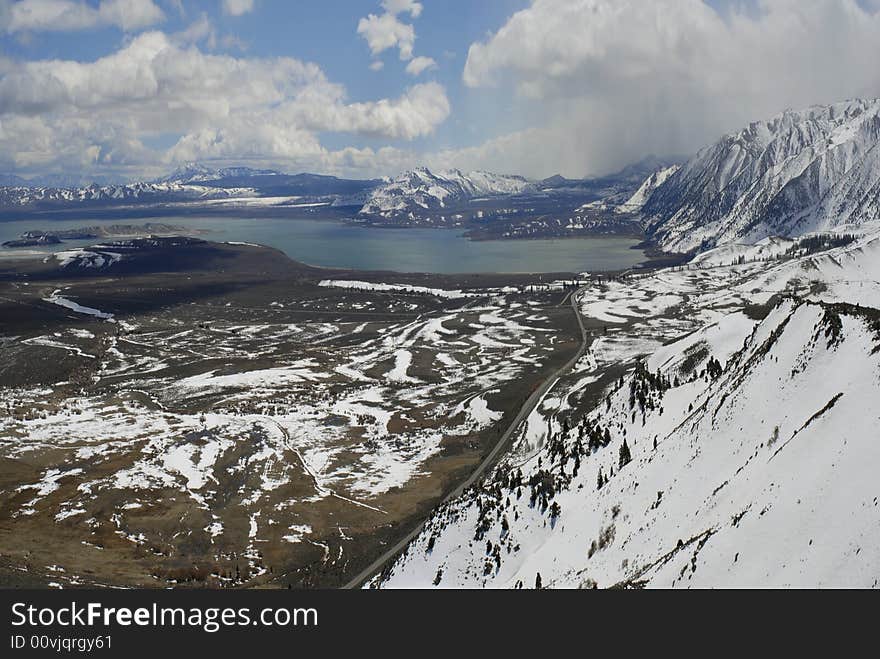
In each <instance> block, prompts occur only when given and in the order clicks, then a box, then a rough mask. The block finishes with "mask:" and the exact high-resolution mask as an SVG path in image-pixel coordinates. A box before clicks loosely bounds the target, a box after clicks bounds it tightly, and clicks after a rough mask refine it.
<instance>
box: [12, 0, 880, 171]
mask: <svg viewBox="0 0 880 659" xmlns="http://www.w3.org/2000/svg"><path fill="white" fill-rule="evenodd" d="M878 10H880V0H652V1H651V2H644V1H643V0H479V1H475V0H470V1H469V0H317V1H316V0H296V1H295V2H290V1H289V0H0V173H13V174H18V175H20V176H24V177H25V178H27V177H31V176H37V175H46V174H61V175H67V176H77V177H82V178H86V179H87V178H89V177H95V178H98V177H100V178H104V179H106V178H112V179H118V180H128V179H137V178H151V177H157V176H161V175H163V174H165V173H167V172H168V171H170V170H172V169H174V168H175V167H176V166H178V165H180V164H183V163H186V162H193V161H196V162H203V163H206V164H210V165H215V166H226V165H233V164H235V165H247V166H252V167H272V168H276V169H280V170H283V171H286V172H300V171H311V172H318V173H327V174H336V175H340V176H347V177H354V178H367V177H374V176H385V175H395V174H397V173H400V172H401V171H404V170H406V169H410V168H412V167H415V166H419V165H426V166H429V167H431V168H434V169H443V168H450V167H457V168H461V169H464V170H470V169H486V170H490V171H496V172H501V173H516V174H522V175H525V176H529V177H532V178H541V177H546V176H550V175H552V174H556V173H561V174H563V175H566V176H571V177H582V176H589V175H598V174H603V173H607V172H611V171H614V170H616V169H619V168H621V167H623V166H625V165H627V164H629V163H631V162H634V161H637V160H639V159H640V158H643V157H645V156H647V155H650V154H654V155H658V156H667V155H688V154H691V153H693V152H695V151H696V150H698V149H699V148H701V147H702V146H704V145H706V144H709V143H711V142H714V141H715V140H717V139H718V138H720V137H721V136H722V135H723V134H725V133H728V132H732V131H736V130H739V129H741V128H743V127H745V126H747V125H748V123H749V122H751V121H754V120H760V119H766V118H769V117H771V116H773V115H775V114H777V113H779V112H781V111H783V110H785V109H787V108H798V109H799V108H803V107H807V106H809V105H813V104H827V103H832V102H836V101H841V100H845V99H848V98H854V97H877V96H880V66H877V62H880V13H878Z"/></svg>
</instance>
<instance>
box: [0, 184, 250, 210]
mask: <svg viewBox="0 0 880 659" xmlns="http://www.w3.org/2000/svg"><path fill="white" fill-rule="evenodd" d="M248 194H250V195H253V194H254V191H253V190H248V189H244V188H238V189H235V188H214V187H205V186H199V185H190V184H183V183H174V182H164V183H129V184H126V185H103V186H102V185H90V186H87V187H83V188H53V187H23V186H18V187H6V188H0V207H7V208H26V207H32V206H64V205H67V204H82V203H139V202H144V203H155V202H159V201H162V202H165V201H196V200H208V199H227V198H231V197H237V196H243V195H248Z"/></svg>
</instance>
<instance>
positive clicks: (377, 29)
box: [357, 13, 416, 60]
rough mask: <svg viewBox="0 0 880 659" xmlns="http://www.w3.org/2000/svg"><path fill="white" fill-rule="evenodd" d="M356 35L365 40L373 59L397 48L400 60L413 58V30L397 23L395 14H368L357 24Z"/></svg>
mask: <svg viewBox="0 0 880 659" xmlns="http://www.w3.org/2000/svg"><path fill="white" fill-rule="evenodd" d="M357 33H358V34H359V35H361V36H362V37H363V38H364V39H365V40H366V42H367V45H369V46H370V52H371V53H372V54H373V56H374V57H375V56H376V55H378V54H380V53H383V52H385V51H386V50H388V49H389V48H398V49H399V50H400V59H402V60H408V59H411V58H412V56H413V46H414V45H415V41H416V31H415V28H413V26H412V25H410V24H408V23H403V22H401V21H399V20H398V18H397V16H396V15H395V14H391V13H384V14H381V15H379V16H376V15H375V14H370V15H368V16H367V17H366V18H362V19H361V20H360V21H359V22H358V27H357Z"/></svg>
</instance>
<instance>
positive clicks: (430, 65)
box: [406, 57, 437, 76]
mask: <svg viewBox="0 0 880 659" xmlns="http://www.w3.org/2000/svg"><path fill="white" fill-rule="evenodd" d="M436 68H437V62H435V61H434V60H433V59H432V58H430V57H416V58H414V59H412V60H410V62H409V64H407V65H406V72H407V73H409V74H410V75H411V76H417V75H421V74H422V73H423V72H424V71H427V70H428V69H436Z"/></svg>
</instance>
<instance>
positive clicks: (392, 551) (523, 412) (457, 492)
mask: <svg viewBox="0 0 880 659" xmlns="http://www.w3.org/2000/svg"><path fill="white" fill-rule="evenodd" d="M582 290H583V289H580V288H579V289H578V290H577V291H576V292H575V293H573V294H572V296H571V308H572V310H573V311H574V315H575V318H577V322H578V327H579V328H580V331H581V345H580V347H579V348H578V351H577V353H576V354H575V356H574V357H572V358H571V359H570V360H568V362H566V363H565V364H564V365H563V366H562V367H560V368H559V369H557V370H556V371H554V372H553V373H552V374H551V375H550V376H549V377H548V378H547V379H546V380H544V382H543V383H542V384H541V386H540V387H538V388H537V389H535V391H534V392H532V395H531V396H529V397H528V399H527V400H526V402H525V403H524V404H523V406H522V407H521V408H520V410H519V414H517V415H516V418H515V419H514V420H513V422H512V423H511V424H510V425H509V426H508V427H507V430H505V431H504V434H502V435H501V438H500V439H499V440H498V443H497V444H495V447H494V448H493V449H492V450H491V451H490V452H489V454H488V455H487V456H486V457H485V458H484V459H483V461H482V462H481V463H480V464H479V465H478V466H477V468H476V469H475V470H474V471H473V473H472V474H471V475H470V476H469V477H468V478H467V480H465V481H464V482H463V483H461V484H460V485H459V486H458V487H456V488H455V489H454V490H453V491H452V492H450V493H449V494H448V495H447V496H446V498H445V499H443V501H442V503H446V502H448V501H451V500H452V499H455V498H457V497H460V496H461V495H462V493H464V491H465V490H466V489H467V488H469V487H470V486H471V485H473V484H474V483H476V482H477V481H478V480H479V479H480V478H482V477H483V474H485V473H486V470H487V469H489V468H490V467H491V466H492V465H493V464H495V460H496V458H497V457H498V455H499V454H500V453H501V452H502V451H503V450H505V449H506V448H507V446H508V444H509V443H510V440H511V439H512V438H513V435H514V434H515V433H516V430H517V428H519V426H520V424H522V422H523V421H525V420H526V418H527V417H528V416H529V414H531V413H532V410H534V409H535V407H537V405H538V403H539V402H541V399H542V398H543V397H544V395H545V394H546V393H547V392H548V391H549V390H550V388H551V387H552V386H553V385H554V384H556V382H557V380H559V378H561V377H562V376H563V375H565V374H566V373H568V372H569V371H570V370H571V369H572V368H573V367H574V365H575V364H576V363H577V361H578V360H579V359H580V358H581V357H583V356H584V352H586V350H587V330H586V328H585V327H584V319H583V317H582V316H581V312H580V308H579V307H578V305H577V300H578V297H579V296H580V293H581V291H582ZM424 526H425V522H422V523H420V524H419V525H418V526H417V527H416V528H414V529H413V530H412V531H410V532H409V533H407V534H406V535H405V536H404V537H403V538H401V539H400V540H398V541H397V543H395V544H394V545H393V546H391V547H390V548H389V549H387V550H386V551H385V553H384V554H382V555H381V556H380V557H379V558H377V559H376V560H375V561H373V562H372V563H371V564H370V565H369V566H368V567H367V568H366V569H364V570H363V571H362V572H361V573H360V574H358V575H357V576H356V577H354V578H353V579H352V580H351V581H349V582H348V583H347V584H346V585H345V588H359V587H361V586H362V585H363V584H364V583H365V582H366V581H368V580H369V579H370V578H372V577H373V575H375V574H377V573H379V572H380V571H381V570H382V568H383V567H385V565H386V564H387V563H389V562H390V561H392V560H394V559H395V558H397V555H398V554H400V552H402V551H403V550H404V548H406V546H407V545H408V544H409V543H410V542H412V540H413V539H414V538H415V537H416V536H417V535H418V534H419V533H421V532H422V529H423V528H424Z"/></svg>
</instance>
